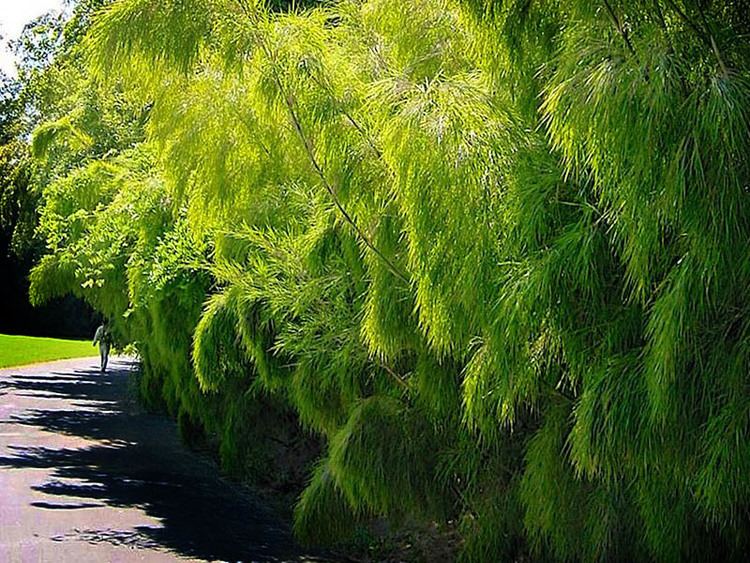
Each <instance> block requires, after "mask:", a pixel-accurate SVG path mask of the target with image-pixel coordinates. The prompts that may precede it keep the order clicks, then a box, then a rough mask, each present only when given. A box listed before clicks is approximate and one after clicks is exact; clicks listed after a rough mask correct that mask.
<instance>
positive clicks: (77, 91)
mask: <svg viewBox="0 0 750 563" xmlns="http://www.w3.org/2000/svg"><path fill="white" fill-rule="evenodd" d="M467 3H468V4H471V9H467V8H466V7H462V6H461V5H459V4H457V3H455V2H453V1H450V0H419V1H417V2H403V1H395V0H369V1H364V2H360V1H341V2H338V3H333V4H327V5H326V6H325V7H324V8H317V9H312V10H308V11H291V12H272V11H269V10H266V9H265V7H264V6H263V5H261V4H260V3H254V2H243V1H239V0H238V1H231V0H211V1H209V2H198V1H196V0H183V1H177V0H170V1H168V2H155V1H152V0H120V1H117V2H114V3H113V4H112V5H110V6H109V7H108V8H106V9H104V10H103V11H102V13H101V14H100V15H99V17H98V18H97V20H96V23H95V25H94V28H93V30H92V32H91V34H90V35H89V39H88V42H89V44H88V47H89V49H90V52H91V54H92V60H93V61H94V63H95V64H94V66H95V67H96V68H97V69H98V71H99V72H98V76H99V77H104V76H107V77H110V78H112V79H116V80H118V81H119V80H121V79H122V80H123V81H124V82H125V83H127V84H130V85H131V88H129V89H128V91H127V92H122V91H121V89H120V88H119V86H117V85H115V84H109V85H107V84H99V85H96V86H94V85H91V84H87V85H80V84H78V85H76V84H74V85H73V86H75V87H71V88H69V89H68V90H66V92H64V93H61V100H60V102H59V108H58V110H59V111H56V112H53V115H50V118H49V124H48V125H46V126H44V127H42V128H41V129H39V131H38V133H37V136H36V144H37V148H38V149H39V151H38V152H39V153H40V154H43V155H45V158H46V160H44V159H43V160H42V162H43V174H42V183H43V184H44V186H45V189H44V190H45V197H46V203H45V206H44V208H43V209H44V210H43V215H42V217H43V230H42V232H43V234H45V236H46V237H47V241H48V245H49V248H50V250H51V251H55V252H57V255H56V256H55V257H46V258H45V259H44V260H43V261H42V262H41V264H40V265H39V266H38V267H37V269H36V270H35V272H34V278H33V281H34V283H33V289H34V291H35V295H37V296H38V295H41V294H44V293H46V294H48V295H56V294H59V293H60V292H63V291H65V290H69V291H70V290H72V291H75V292H78V293H83V294H84V295H85V296H87V298H88V299H89V300H90V301H91V302H93V303H94V304H95V305H96V306H97V307H98V308H99V309H101V310H104V311H106V312H107V313H109V314H112V315H116V316H117V318H118V319H122V321H121V326H122V329H123V330H124V331H126V332H127V334H128V336H129V338H130V339H131V340H133V341H136V342H137V344H138V347H139V350H140V352H141V354H142V356H143V361H144V366H145V368H144V378H143V380H142V391H143V392H144V395H146V396H148V397H150V398H154V397H156V398H157V399H159V400H162V401H163V402H164V403H166V405H167V406H168V407H169V408H170V409H171V410H172V411H173V412H175V413H179V416H180V420H181V421H182V426H183V427H184V428H185V429H186V432H188V431H190V429H191V428H193V429H194V427H197V428H199V429H200V430H201V431H204V432H206V433H209V434H210V435H211V436H213V437H214V438H215V439H216V441H217V443H218V444H219V446H218V447H219V451H220V454H221V456H222V459H223V461H224V463H225V466H226V467H227V468H228V469H230V470H231V471H232V472H233V473H238V474H239V473H241V472H242V468H243V467H245V468H246V469H247V471H248V472H249V473H252V474H253V475H255V474H257V473H258V471H259V469H258V467H259V466H260V465H262V464H263V463H265V461H259V460H267V457H265V456H266V455H268V452H269V451H270V450H269V449H267V448H266V446H265V445H264V447H263V448H259V447H257V446H253V445H252V444H251V443H250V442H251V441H250V439H249V438H248V437H247V436H253V440H252V441H253V442H254V443H256V442H257V440H255V438H259V439H260V438H261V437H260V436H259V433H258V432H249V431H248V429H249V428H251V427H252V428H257V427H259V426H258V423H259V421H260V420H262V419H263V417H262V416H261V414H264V415H266V414H267V415H268V418H269V419H270V420H273V421H277V420H281V419H284V417H287V414H288V413H287V412H286V411H285V410H284V409H286V408H289V409H290V410H291V411H293V413H294V417H291V416H289V417H287V418H286V420H293V423H292V424H297V423H299V424H300V425H301V426H303V427H305V428H306V429H307V430H308V431H311V433H314V434H315V435H316V436H319V437H320V438H321V440H323V441H324V448H323V451H325V452H326V453H325V454H323V455H322V457H321V459H320V460H319V461H318V464H317V466H316V469H315V470H314V472H313V476H312V481H311V482H310V484H309V486H308V488H307V489H306V490H305V492H304V493H303V495H302V497H301V500H300V502H299V504H298V506H297V510H296V514H295V520H296V529H297V532H298V534H300V535H301V537H304V538H305V539H307V540H308V541H311V542H313V543H314V542H316V541H335V540H336V539H340V538H342V537H344V536H350V535H351V534H352V533H353V532H354V528H355V527H356V526H358V525H366V523H367V521H368V519H369V518H371V517H373V516H382V517H386V518H390V520H391V521H392V522H395V523H398V522H399V520H400V519H402V518H404V517H407V518H408V517H412V518H413V517H415V516H416V517H417V518H418V519H423V520H430V519H433V520H435V519H437V520H439V519H443V518H451V519H452V520H454V521H456V522H459V523H460V524H459V525H460V529H461V530H462V533H463V534H464V539H465V543H464V546H465V551H464V554H465V556H466V557H467V559H472V558H473V559H474V560H493V559H497V558H500V557H504V558H506V559H523V558H526V557H527V555H528V549H527V547H525V546H530V547H531V549H533V550H535V551H534V553H535V554H536V555H538V556H539V557H540V558H556V559H562V560H576V559H581V560H593V559H613V558H623V559H628V558H631V559H635V558H658V559H670V558H677V557H679V556H681V555H683V556H686V557H689V556H696V554H700V553H704V552H703V551H701V550H702V549H703V546H704V544H705V545H709V544H708V543H706V542H705V541H704V540H706V538H707V537H712V538H713V541H716V542H717V543H721V541H723V540H721V538H720V537H719V536H718V535H716V534H714V532H713V531H712V526H715V527H717V528H723V529H725V530H730V531H731V532H733V531H734V530H736V529H739V528H740V527H741V526H744V525H745V524H746V522H745V521H744V520H743V519H744V518H746V517H745V516H743V514H744V513H743V512H742V511H743V508H742V507H744V506H746V504H747V501H748V495H750V486H748V485H747V483H746V481H748V480H747V478H746V476H745V474H746V473H747V471H746V470H747V467H746V465H747V463H746V462H745V459H746V458H747V455H748V452H747V451H746V449H747V448H745V447H744V446H743V444H744V443H745V442H747V438H748V435H750V422H749V421H748V417H747V408H748V397H747V391H746V387H747V385H746V379H747V374H746V363H747V358H746V350H747V343H748V333H747V326H746V325H747V322H746V319H747V317H748V314H750V310H748V307H747V300H748V299H747V298H748V295H747V293H748V292H747V288H748V287H750V259H749V258H748V257H749V256H750V255H749V254H748V251H747V244H746V240H747V239H748V238H749V237H750V204H748V201H747V197H748V194H747V191H748V188H747V184H748V177H749V174H750V161H749V160H748V154H750V138H749V137H748V135H747V130H748V123H749V122H750V115H749V114H748V112H749V111H750V110H749V109H748V108H750V86H748V85H749V84H750V81H749V79H748V69H747V68H746V67H747V61H748V60H750V58H748V56H747V53H748V45H747V41H746V40H745V38H746V37H747V30H748V29H750V25H749V24H748V21H747V16H746V14H744V13H743V12H742V11H741V10H739V9H738V8H737V6H735V4H737V5H739V3H731V2H730V3H719V2H701V3H687V2H685V3H683V2H671V1H670V2H662V1H661V0H659V1H657V2H652V1H650V0H649V1H648V2H646V1H645V0H644V1H638V2H634V3H628V2H618V1H614V0H613V1H612V2H606V3H601V4H592V3H587V2H582V1H573V0H571V1H559V0H556V1H543V2H542V1H540V2H527V1H523V0H519V1H507V2H506V1H503V2H489V1H488V2H484V1H483V2H476V1H474V2H467ZM733 37H734V39H732V38H733ZM104 70H106V71H107V72H106V73H105V72H103V71H104ZM110 86H111V88H110ZM87 100H88V101H87ZM92 100H93V101H92ZM146 102H147V103H146ZM144 107H145V108H146V109H145V111H144ZM99 108H102V111H99ZM99 115H101V119H100V118H98V117H97V116H99ZM144 129H145V135H146V137H147V138H146V141H145V142H143V143H142V142H141V141H142V137H143V135H142V134H141V135H140V136H139V134H138V132H139V131H141V133H142V132H143V130H144ZM134 145H135V148H133V147H134ZM108 151H112V152H109V153H108ZM118 155H119V156H118ZM123 316H124V318H123ZM118 322H119V321H118ZM191 351H192V355H191ZM191 360H192V363H191ZM207 391H208V392H207ZM266 406H268V408H266ZM281 426H282V427H285V428H286V426H284V425H283V424H282V425H281ZM261 427H263V426H262V425H261ZM263 428H264V430H263V432H264V433H265V432H266V431H268V433H271V434H272V431H271V430H270V429H268V428H266V427H263ZM262 443H263V444H265V442H262ZM743 541H744V540H743ZM738 545H739V544H738ZM725 547H727V549H731V546H728V544H727V546H725ZM727 553H729V552H727Z"/></svg>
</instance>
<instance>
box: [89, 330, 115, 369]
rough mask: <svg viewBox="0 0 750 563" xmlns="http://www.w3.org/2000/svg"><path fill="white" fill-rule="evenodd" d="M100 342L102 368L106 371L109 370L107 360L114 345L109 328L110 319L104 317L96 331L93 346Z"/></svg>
mask: <svg viewBox="0 0 750 563" xmlns="http://www.w3.org/2000/svg"><path fill="white" fill-rule="evenodd" d="M97 342H98V343H99V357H100V358H101V363H102V369H101V372H102V373H104V372H105V371H106V370H107V362H108V361H109V349H110V348H111V347H112V333H111V332H110V330H109V321H107V319H104V320H103V321H102V324H101V325H99V328H97V329H96V332H95V333H94V342H93V343H92V345H93V346H96V344H97Z"/></svg>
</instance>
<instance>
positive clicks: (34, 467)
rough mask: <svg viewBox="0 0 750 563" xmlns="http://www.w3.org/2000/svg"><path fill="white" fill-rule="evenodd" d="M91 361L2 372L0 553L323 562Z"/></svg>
mask: <svg viewBox="0 0 750 563" xmlns="http://www.w3.org/2000/svg"><path fill="white" fill-rule="evenodd" d="M97 362H98V358H96V359H94V358H91V359H86V360H72V361H62V362H55V363H51V364H44V365H36V366H30V367H23V368H15V369H4V370H0V562H2V563H16V562H18V563H27V562H33V563H37V562H47V561H49V562H55V563H57V562H74V563H84V562H89V561H91V562H96V563H100V562H108V561H111V562H118V561H154V562H161V561H243V562H248V561H323V560H324V559H323V558H320V557H313V556H311V555H306V554H305V553H304V551H302V550H301V549H300V548H299V547H298V546H296V545H295V544H294V542H293V541H292V539H291V535H290V532H289V530H288V528H287V527H286V525H285V524H284V523H283V522H282V521H281V520H279V518H278V517H277V516H275V515H274V514H273V513H272V512H271V511H270V510H268V509H265V508H264V507H263V504H262V502H261V501H260V500H258V499H257V498H255V497H254V496H253V495H251V494H250V493H249V492H247V491H246V490H245V489H242V488H240V487H238V486H236V485H234V484H232V483H230V482H227V481H225V480H223V479H222V478H221V477H220V476H219V473H218V470H217V468H216V466H215V465H214V464H213V463H212V462H211V461H210V460H208V459H204V458H203V457H201V456H199V455H197V454H195V453H193V452H191V451H188V450H187V449H185V448H184V447H183V446H182V444H181V443H180V440H179V438H178V436H177V430H176V427H175V425H174V423H173V422H172V421H171V420H169V419H168V418H166V417H163V416H158V415H153V414H148V413H146V412H143V411H142V410H141V409H140V408H139V407H138V405H137V403H136V402H135V401H134V400H133V398H132V395H133V394H132V392H129V388H128V385H129V383H128V382H129V377H128V374H129V371H130V370H131V369H132V365H131V363H130V362H129V361H128V360H127V359H122V358H120V359H116V360H115V361H114V362H112V365H111V369H110V371H109V373H108V374H107V375H104V376H102V375H100V374H99V373H98V370H97V369H96V363H97Z"/></svg>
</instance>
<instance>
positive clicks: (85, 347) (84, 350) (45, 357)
mask: <svg viewBox="0 0 750 563" xmlns="http://www.w3.org/2000/svg"><path fill="white" fill-rule="evenodd" d="M98 354H99V352H98V350H97V348H94V347H93V346H91V342H90V341H82V340H58V339H56V338H32V337H30V336H9V335H6V334H0V368H4V367H11V366H20V365H25V364H36V363H39V362H49V361H52V360H63V359H66V358H86V357H91V356H97V355H98Z"/></svg>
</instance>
